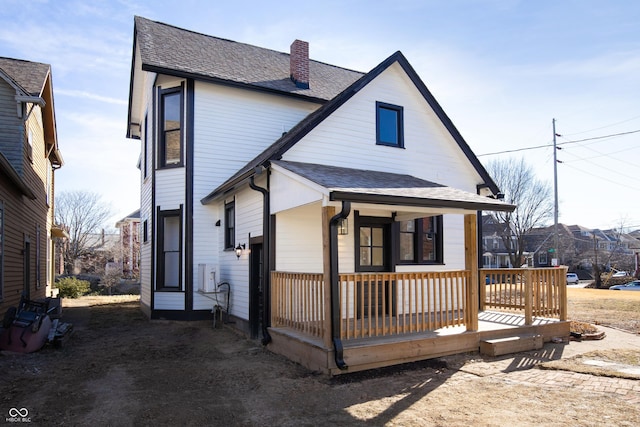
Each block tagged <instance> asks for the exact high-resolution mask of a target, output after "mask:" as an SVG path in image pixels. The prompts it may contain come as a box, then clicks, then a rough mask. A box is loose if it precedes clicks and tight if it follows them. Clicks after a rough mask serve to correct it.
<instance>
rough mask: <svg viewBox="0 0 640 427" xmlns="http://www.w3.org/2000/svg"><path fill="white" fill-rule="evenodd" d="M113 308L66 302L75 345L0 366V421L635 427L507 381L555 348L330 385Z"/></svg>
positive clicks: (242, 346)
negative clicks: (19, 413)
mask: <svg viewBox="0 0 640 427" xmlns="http://www.w3.org/2000/svg"><path fill="white" fill-rule="evenodd" d="M112 300H113V301H112V302H111V303H109V304H104V302H107V301H105V298H104V297H102V298H97V297H93V298H91V297H85V298H82V299H79V300H65V304H64V305H65V313H64V316H65V320H67V321H71V322H73V323H74V325H75V333H74V335H73V336H72V338H71V339H70V341H69V342H68V343H67V344H66V345H65V346H63V347H62V348H59V349H55V348H48V347H47V348H45V349H43V350H42V351H40V352H38V353H34V354H29V355H16V354H6V353H5V354H2V355H0V372H2V374H1V375H2V376H1V377H0V396H1V398H0V399H1V403H0V413H1V414H2V415H1V417H0V421H5V418H7V419H8V417H9V416H10V415H9V413H10V412H11V409H12V408H16V409H22V408H26V410H28V419H29V420H30V421H31V424H32V425H47V426H51V425H67V426H68V425H82V426H84V425H91V426H102V425H114V426H127V425H135V426H143V425H149V426H165V425H167V426H169V425H170V426H174V425H185V426H187V425H194V426H196V425H197V426H204V425H212V426H218V425H219V426H296V427H297V426H316V425H325V424H327V425H330V424H333V425H340V426H345V425H349V426H351V425H353V426H358V425H375V426H383V425H384V426H467V425H473V426H505V425H515V426H539V425H548V426H560V425H562V426H564V425H570V426H636V425H640V408H639V406H638V404H637V403H635V404H634V403H628V402H626V399H625V397H624V396H616V395H614V394H612V393H596V392H589V391H585V390H578V389H575V388H572V387H568V386H562V384H558V385H556V386H549V385H548V384H546V385H543V384H537V383H535V382H532V381H521V380H518V379H517V377H516V376H514V375H518V374H522V373H525V374H526V373H527V372H534V371H536V372H540V373H541V374H542V373H543V372H546V371H542V370H538V369H536V368H535V367H534V366H536V365H537V364H538V363H540V362H544V361H548V360H553V359H556V358H558V357H560V356H561V354H562V347H561V345H557V344H554V345H547V346H545V348H544V349H543V350H541V351H538V352H529V353H521V354H518V355H515V356H513V355H512V356H508V357H504V356H503V357H500V358H484V359H483V358H481V357H480V356H479V355H478V354H477V353H475V354H466V355H460V356H455V357H447V358H441V359H436V360H431V361H425V362H421V363H414V364H410V365H405V366H401V367H394V368H389V369H380V370H375V371H371V372H364V373H358V374H353V375H349V376H342V377H340V376H339V377H335V378H328V377H325V376H321V375H315V374H313V373H311V372H308V371H306V370H305V369H303V368H302V367H300V366H298V365H296V364H294V363H291V362H289V361H287V360H286V359H284V358H282V357H280V356H277V355H273V354H271V353H269V352H268V351H265V350H264V349H263V348H262V346H261V345H260V343H259V342H258V341H250V340H246V339H245V338H243V337H241V336H239V335H237V334H236V333H234V332H232V331H231V330H230V329H228V328H224V329H213V328H212V327H211V324H210V323H209V322H198V323H185V322H169V321H148V320H147V319H146V318H145V317H144V315H143V314H142V313H141V312H140V310H139V308H138V303H137V301H136V300H135V299H134V300H132V298H127V297H119V298H115V297H114V298H112ZM638 308H639V306H638V305H636V312H637V311H640V310H639V309H638ZM580 320H582V319H580ZM585 320H589V319H585ZM505 372H512V373H510V374H505ZM576 375H580V374H576ZM638 385H639V386H640V382H639V383H638ZM13 413H15V409H14V411H13Z"/></svg>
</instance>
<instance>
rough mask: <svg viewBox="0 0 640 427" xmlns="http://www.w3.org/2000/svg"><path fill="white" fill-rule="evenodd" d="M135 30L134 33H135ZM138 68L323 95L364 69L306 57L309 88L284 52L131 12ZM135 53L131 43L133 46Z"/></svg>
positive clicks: (314, 96)
mask: <svg viewBox="0 0 640 427" xmlns="http://www.w3.org/2000/svg"><path fill="white" fill-rule="evenodd" d="M136 36H137V37H136ZM134 43H137V47H138V49H139V50H140V57H141V62H142V64H141V66H142V70H143V71H151V72H155V73H161V74H168V75H175V76H182V77H191V78H196V79H201V80H202V79H204V80H213V81H216V82H219V83H227V84H233V85H240V86H245V87H248V88H253V89H263V90H268V91H276V92H281V93H286V94H290V95H297V96H302V97H305V98H310V99H315V100H317V101H321V102H324V101H327V100H329V99H332V98H334V97H335V96H336V95H338V94H339V93H340V92H341V91H342V90H344V88H345V87H347V86H349V85H350V84H351V83H353V82H354V81H356V80H358V79H359V78H360V77H362V75H363V73H361V72H357V71H352V70H348V69H345V68H341V67H336V66H334V65H329V64H325V63H322V62H318V61H313V60H311V61H310V62H309V88H308V89H301V88H299V87H297V86H296V84H295V83H294V82H293V81H292V80H291V78H290V66H289V65H290V64H289V54H288V53H282V52H277V51H274V50H270V49H265V48H261V47H257V46H252V45H248V44H244V43H239V42H234V41H231V40H226V39H222V38H218V37H213V36H209V35H205V34H201V33H197V32H194V31H189V30H185V29H182V28H178V27H174V26H171V25H167V24H164V23H161V22H156V21H152V20H149V19H146V18H143V17H140V16H136V17H135V27H134ZM134 55H135V47H134Z"/></svg>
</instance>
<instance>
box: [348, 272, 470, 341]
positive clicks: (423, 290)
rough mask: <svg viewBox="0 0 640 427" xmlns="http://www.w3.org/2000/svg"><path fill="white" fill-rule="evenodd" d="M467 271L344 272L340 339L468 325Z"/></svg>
mask: <svg viewBox="0 0 640 427" xmlns="http://www.w3.org/2000/svg"><path fill="white" fill-rule="evenodd" d="M467 283H468V273H467V272H466V271H447V272H431V273H379V274H373V273H372V274H366V273H358V274H341V275H340V313H341V322H340V338H341V339H343V340H349V339H354V338H363V337H377V336H385V335H399V334H406V333H412V332H425V331H433V330H435V329H439V328H443V327H447V326H458V325H464V324H465V309H466V295H467Z"/></svg>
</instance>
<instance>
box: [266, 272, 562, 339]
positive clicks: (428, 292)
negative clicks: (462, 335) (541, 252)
mask: <svg viewBox="0 0 640 427" xmlns="http://www.w3.org/2000/svg"><path fill="white" fill-rule="evenodd" d="M566 270H567V268H566V267H560V268H536V269H527V268H523V269H480V274H479V279H480V310H486V309H503V310H509V311H516V312H522V313H523V314H524V316H525V324H527V325H530V324H532V321H533V317H535V316H538V317H551V318H559V319H560V320H566V319H567V296H566ZM470 277H471V275H470V272H469V271H467V270H459V271H444V272H428V273H426V272H423V273H371V274H368V273H351V274H340V275H339V299H340V301H339V302H340V305H339V307H340V339H342V340H351V339H357V338H367V337H379V336H390V335H400V334H410V333H418V332H427V331H434V330H436V329H440V328H444V327H452V326H467V328H470V324H471V320H472V318H473V319H477V315H478V303H477V299H476V297H474V298H471V297H470V295H472V292H471V289H470V288H469V282H470ZM326 289H328V288H327V287H326V285H325V283H324V281H323V275H322V274H319V273H318V274H313V273H285V272H272V273H271V325H272V326H274V327H287V328H291V329H293V330H295V331H297V332H299V333H302V334H306V335H309V336H312V337H318V338H322V339H325V342H329V343H330V341H331V340H330V338H329V339H328V340H327V336H324V335H327V334H329V335H330V334H331V333H330V330H331V326H330V324H328V323H327V322H328V319H327V317H328V316H329V315H328V314H326V313H328V311H327V310H326V308H327V307H325V304H328V302H327V299H326V298H327V296H328V291H327V290H326ZM471 299H473V300H474V301H471Z"/></svg>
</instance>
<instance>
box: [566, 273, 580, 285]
mask: <svg viewBox="0 0 640 427" xmlns="http://www.w3.org/2000/svg"><path fill="white" fill-rule="evenodd" d="M579 281H580V279H578V275H577V274H576V273H567V285H577V284H578V282H579Z"/></svg>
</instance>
